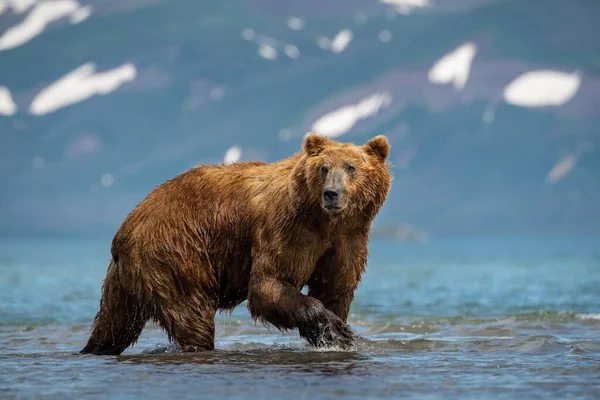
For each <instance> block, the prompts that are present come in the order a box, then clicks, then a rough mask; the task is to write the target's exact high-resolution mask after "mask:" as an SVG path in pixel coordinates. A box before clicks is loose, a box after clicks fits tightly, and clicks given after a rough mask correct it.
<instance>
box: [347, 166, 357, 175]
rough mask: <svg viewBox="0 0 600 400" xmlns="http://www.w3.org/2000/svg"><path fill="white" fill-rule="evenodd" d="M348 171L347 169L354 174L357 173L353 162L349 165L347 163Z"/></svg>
mask: <svg viewBox="0 0 600 400" xmlns="http://www.w3.org/2000/svg"><path fill="white" fill-rule="evenodd" d="M346 171H347V172H348V173H349V174H353V173H355V172H356V168H355V167H354V165H352V164H347V165H346Z"/></svg>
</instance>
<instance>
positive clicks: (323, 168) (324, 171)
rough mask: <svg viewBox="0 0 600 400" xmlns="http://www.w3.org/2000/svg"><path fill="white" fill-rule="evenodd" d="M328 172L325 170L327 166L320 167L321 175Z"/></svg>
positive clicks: (327, 169)
mask: <svg viewBox="0 0 600 400" xmlns="http://www.w3.org/2000/svg"><path fill="white" fill-rule="evenodd" d="M328 172H329V168H327V166H326V165H322V166H321V173H322V174H323V175H326V174H327V173H328Z"/></svg>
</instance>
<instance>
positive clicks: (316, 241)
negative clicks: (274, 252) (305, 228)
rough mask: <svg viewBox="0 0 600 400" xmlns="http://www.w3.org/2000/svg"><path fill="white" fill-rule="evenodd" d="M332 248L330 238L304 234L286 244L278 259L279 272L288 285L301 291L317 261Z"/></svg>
mask: <svg viewBox="0 0 600 400" xmlns="http://www.w3.org/2000/svg"><path fill="white" fill-rule="evenodd" d="M332 246H333V239H332V238H331V237H328V236H320V235H310V234H308V233H306V234H305V235H304V236H302V237H298V238H297V239H296V240H293V241H290V242H289V243H287V244H286V249H284V250H283V252H282V255H283V257H282V258H281V259H280V263H281V266H280V272H282V275H283V276H284V277H285V279H286V280H287V281H288V282H289V283H291V284H293V285H294V286H295V287H296V288H298V289H301V288H302V287H303V286H304V285H305V284H306V283H307V282H308V280H309V279H310V277H311V275H312V274H313V272H314V270H315V268H316V266H317V263H318V262H319V260H320V259H321V258H322V257H324V256H325V255H326V254H327V253H328V250H330V249H331V248H332Z"/></svg>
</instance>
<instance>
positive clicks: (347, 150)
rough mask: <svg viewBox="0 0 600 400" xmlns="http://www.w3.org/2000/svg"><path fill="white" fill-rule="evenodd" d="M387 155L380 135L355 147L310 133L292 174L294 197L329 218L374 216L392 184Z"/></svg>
mask: <svg viewBox="0 0 600 400" xmlns="http://www.w3.org/2000/svg"><path fill="white" fill-rule="evenodd" d="M389 151H390V144H389V142H388V140H387V138H386V137H385V136H383V135H379V136H376V137H374V138H372V139H371V140H369V141H367V142H366V143H365V144H364V145H362V146H357V145H355V144H352V143H341V142H337V141H334V140H332V139H329V138H327V137H324V136H320V135H317V134H315V133H312V132H309V133H307V134H306V135H305V137H304V141H303V143H302V153H301V156H300V159H299V161H298V163H297V165H296V167H295V168H294V172H293V174H292V181H293V183H294V184H293V185H292V188H294V189H293V190H295V191H296V193H294V194H293V196H295V197H296V198H298V197H301V198H304V199H303V200H302V201H308V202H310V203H311V205H313V206H316V207H318V208H320V209H321V210H322V211H323V212H325V214H327V215H329V216H343V215H348V216H353V215H357V214H365V213H366V214H372V216H374V215H375V214H376V213H377V212H378V211H379V208H380V207H381V206H382V205H383V203H384V202H385V199H386V197H387V194H388V192H389V189H390V186H391V183H392V176H391V174H390V170H389V166H388V164H387V157H388V154H389ZM298 191H302V193H298Z"/></svg>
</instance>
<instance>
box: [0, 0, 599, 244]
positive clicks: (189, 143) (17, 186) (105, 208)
mask: <svg viewBox="0 0 600 400" xmlns="http://www.w3.org/2000/svg"><path fill="white" fill-rule="evenodd" d="M599 18H600V2H599V1H598V0H551V1H550V0H520V1H516V0H382V1H377V0H319V1H316V0H302V1H292V0H246V1H241V0H239V1H232V0H219V1H212V2H208V1H198V0H178V1H175V0H90V1H86V0H77V1H75V0H47V1H36V0H0V235H2V236H8V237H12V236H25V237H28V236H39V235H42V236H47V235H52V236H59V235H60V236H80V237H98V236H102V237H104V236H111V235H112V234H114V231H115V230H116V229H117V228H118V226H119V224H120V223H121V221H122V220H123V218H124V217H125V216H126V214H127V213H128V212H129V211H130V210H131V209H132V208H133V207H134V206H135V205H136V204H137V203H138V202H139V201H141V200H142V199H143V197H144V196H145V195H146V194H147V193H148V192H149V191H150V190H152V188H154V187H155V186H157V185H159V184H161V183H162V182H164V181H165V180H167V179H170V178H172V177H173V176H174V175H175V174H178V173H180V172H183V171H185V170H187V169H189V168H190V167H192V166H194V165H198V164H203V163H220V162H233V161H236V160H241V161H246V160H254V159H257V160H264V161H275V160H278V159H281V158H285V157H288V156H290V155H291V154H292V153H293V152H296V151H298V150H299V149H300V145H301V140H302V137H303V135H304V134H305V133H306V132H307V131H310V130H312V131H315V132H317V133H322V134H326V135H329V136H330V137H332V138H335V139H336V140H342V141H351V142H355V143H358V144H361V143H362V142H364V141H366V140H368V139H369V138H370V137H372V136H374V135H377V134H386V135H388V137H389V139H390V142H391V144H392V152H391V155H390V162H391V163H392V164H393V173H394V177H395V181H394V184H393V188H392V192H391V194H390V196H389V200H388V202H387V203H386V205H385V206H384V208H383V210H382V211H381V213H380V215H379V217H378V218H377V220H376V228H377V229H378V230H377V232H382V234H385V235H391V236H394V234H393V232H392V231H393V228H390V227H394V226H398V227H399V229H400V230H403V229H405V227H406V226H410V227H414V228H415V229H417V230H418V231H420V232H426V234H428V235H434V236H453V235H549V234H552V235H598V234H600V213H599V208H600V157H598V145H599V144H600V143H599V129H600V128H599V127H600V41H599V38H600V23H599V22H598V21H599V20H600V19H599ZM390 229H391V230H390ZM390 232H391V233H390ZM403 232H404V231H403ZM417 236H420V235H417ZM400 237H402V238H406V237H411V235H405V234H400Z"/></svg>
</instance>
